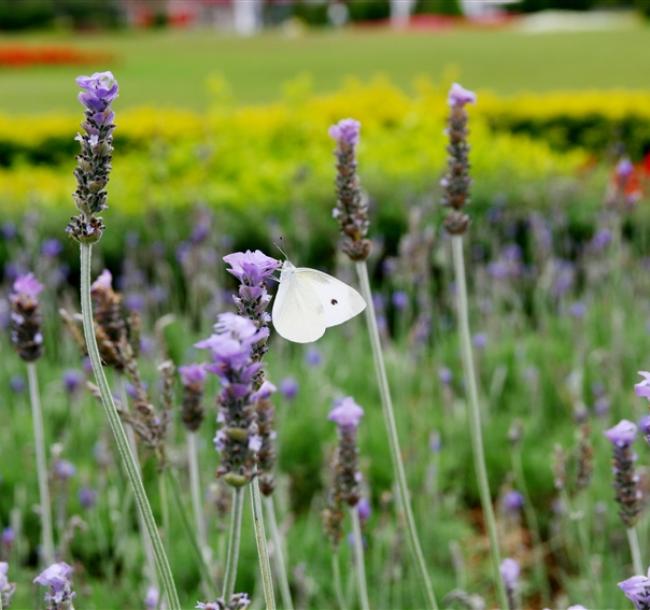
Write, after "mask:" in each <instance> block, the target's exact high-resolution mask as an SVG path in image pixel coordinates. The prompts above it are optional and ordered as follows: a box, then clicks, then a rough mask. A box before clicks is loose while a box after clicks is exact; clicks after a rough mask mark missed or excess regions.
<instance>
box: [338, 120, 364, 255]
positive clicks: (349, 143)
mask: <svg viewBox="0 0 650 610" xmlns="http://www.w3.org/2000/svg"><path fill="white" fill-rule="evenodd" d="M360 131H361V125H360V123H359V122H358V121H355V120H354V119H343V120H342V121H339V122H338V123H337V124H336V125H332V126H331V127H330V128H329V135H330V136H331V137H332V138H333V139H334V140H335V141H336V149H335V151H334V154H335V156H336V207H335V208H334V211H333V216H334V218H335V219H336V220H337V221H338V223H339V228H340V230H341V237H342V238H343V242H342V250H343V252H345V253H346V254H347V255H348V256H349V257H350V259H352V260H354V261H363V260H366V259H367V258H368V256H369V255H370V249H371V243H370V240H369V239H367V235H368V227H369V225H370V221H369V219H368V201H367V197H364V195H363V193H362V191H361V185H360V183H359V176H358V175H357V152H356V149H357V145H358V143H359V138H360Z"/></svg>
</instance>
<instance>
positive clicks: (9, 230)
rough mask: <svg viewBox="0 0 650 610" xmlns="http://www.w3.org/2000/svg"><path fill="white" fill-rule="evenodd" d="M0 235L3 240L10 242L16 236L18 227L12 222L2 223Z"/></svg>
mask: <svg viewBox="0 0 650 610" xmlns="http://www.w3.org/2000/svg"><path fill="white" fill-rule="evenodd" d="M0 235H2V237H3V239H6V240H7V241H10V240H12V239H14V238H15V237H16V236H17V235H18V227H16V224H15V223H13V222H3V223H2V225H0Z"/></svg>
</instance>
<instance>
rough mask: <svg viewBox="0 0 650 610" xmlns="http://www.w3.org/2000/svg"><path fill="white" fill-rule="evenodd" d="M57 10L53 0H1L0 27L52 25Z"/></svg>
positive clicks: (4, 28) (23, 27) (10, 28)
mask: <svg viewBox="0 0 650 610" xmlns="http://www.w3.org/2000/svg"><path fill="white" fill-rule="evenodd" d="M55 17H56V12H55V10H54V3H53V2H52V0H21V2H16V0H0V29H2V30H23V29H26V28H39V27H44V26H47V25H50V24H51V23H52V22H53V21H54V18H55Z"/></svg>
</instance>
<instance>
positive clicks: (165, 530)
mask: <svg viewBox="0 0 650 610" xmlns="http://www.w3.org/2000/svg"><path fill="white" fill-rule="evenodd" d="M158 498H159V501H160V514H161V521H162V534H161V536H162V538H163V539H164V540H165V541H167V544H169V536H170V534H169V527H170V525H169V497H168V494H167V483H166V481H165V472H164V471H163V472H159V473H158Z"/></svg>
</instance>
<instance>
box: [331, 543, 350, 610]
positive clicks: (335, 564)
mask: <svg viewBox="0 0 650 610" xmlns="http://www.w3.org/2000/svg"><path fill="white" fill-rule="evenodd" d="M332 578H333V580H334V592H335V593H336V601H337V602H338V605H339V610H347V604H346V603H345V596H344V595H343V583H342V582H341V565H340V561H339V552H338V549H335V550H333V551H332Z"/></svg>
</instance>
